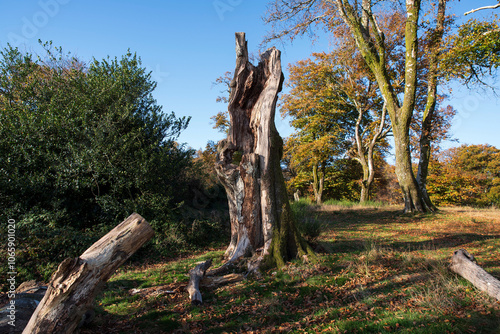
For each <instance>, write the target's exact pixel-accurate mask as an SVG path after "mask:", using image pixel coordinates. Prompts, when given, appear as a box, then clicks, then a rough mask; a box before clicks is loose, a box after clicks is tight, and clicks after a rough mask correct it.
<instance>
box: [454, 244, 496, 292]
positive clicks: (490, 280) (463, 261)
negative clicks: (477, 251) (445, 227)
mask: <svg viewBox="0 0 500 334" xmlns="http://www.w3.org/2000/svg"><path fill="white" fill-rule="evenodd" d="M450 269H451V271H453V272H454V273H457V274H459V275H460V276H462V277H463V278H465V279H466V280H468V281H469V282H471V283H472V285H474V286H475V287H476V288H478V289H479V290H481V291H483V292H486V293H487V294H488V295H489V296H490V297H493V298H496V299H497V300H500V281H499V280H497V279H496V278H495V277H493V276H491V275H490V274H488V273H487V272H486V271H484V269H483V268H481V267H480V266H478V265H477V264H476V263H474V257H473V256H472V255H470V254H469V253H468V252H467V251H466V250H464V249H459V250H457V251H456V252H455V253H454V254H453V257H452V258H451V266H450Z"/></svg>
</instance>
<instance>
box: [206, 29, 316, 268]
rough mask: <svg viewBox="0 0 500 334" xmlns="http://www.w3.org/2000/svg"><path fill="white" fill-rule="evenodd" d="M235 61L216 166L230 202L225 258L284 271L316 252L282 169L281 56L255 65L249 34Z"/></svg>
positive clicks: (240, 37)
mask: <svg viewBox="0 0 500 334" xmlns="http://www.w3.org/2000/svg"><path fill="white" fill-rule="evenodd" d="M236 56H237V58H236V68H235V71H234V78H233V80H232V82H231V85H230V86H231V94H230V97H229V105H228V111H229V115H230V119H231V126H230V130H229V133H228V137H227V139H224V140H221V141H220V142H219V147H218V154H217V161H216V165H215V167H216V171H217V175H218V177H219V179H220V180H221V182H222V184H223V185H224V187H225V189H226V192H227V197H228V203H229V214H230V223H231V241H230V244H229V247H228V248H227V250H226V254H225V255H226V258H227V260H228V261H234V260H236V259H238V258H239V257H241V256H250V255H256V258H257V260H258V261H259V262H260V261H262V260H263V259H264V260H266V261H265V262H266V263H267V264H269V265H278V266H282V265H284V263H285V261H287V260H288V259H290V258H293V257H296V256H304V255H307V254H311V255H312V256H314V255H313V254H314V253H313V252H312V249H311V248H310V247H309V246H308V245H307V243H306V242H305V240H304V239H303V238H302V237H301V236H300V234H299V233H298V231H297V228H296V227H295V223H294V218H293V215H292V212H291V209H290V205H289V202H288V196H287V193H286V187H285V180H284V177H283V173H282V170H281V165H280V161H281V157H282V154H283V140H282V139H281V137H280V135H279V134H278V132H277V130H276V127H275V125H274V115H275V110H276V101H277V98H278V92H280V91H281V87H282V83H283V74H282V72H281V59H280V52H279V51H278V50H277V49H276V48H274V47H273V48H271V49H269V50H267V51H266V52H265V53H264V54H263V55H262V57H261V60H260V62H259V64H258V65H257V66H254V65H252V64H251V63H249V61H248V49H247V42H246V41H245V34H244V33H236Z"/></svg>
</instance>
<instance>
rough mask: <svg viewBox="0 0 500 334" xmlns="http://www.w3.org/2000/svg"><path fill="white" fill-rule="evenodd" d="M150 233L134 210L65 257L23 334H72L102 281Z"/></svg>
mask: <svg viewBox="0 0 500 334" xmlns="http://www.w3.org/2000/svg"><path fill="white" fill-rule="evenodd" d="M153 235H154V232H153V229H152V228H151V226H150V225H149V224H148V222H147V221H146V220H145V219H144V218H142V217H141V216H140V215H139V214H137V213H134V214H132V215H131V216H130V217H128V218H127V219H126V220H124V221H123V222H122V223H120V224H119V225H118V226H116V227H115V228H114V229H113V230H111V231H110V232H109V233H108V234H106V235H105V236H104V237H102V238H101V239H100V240H99V241H97V242H96V243H94V244H93V245H92V246H91V247H90V248H89V249H87V250H86V251H85V252H84V253H83V254H82V255H81V256H80V257H77V258H68V259H66V260H64V261H63V262H62V263H61V264H60V265H59V267H58V268H57V271H56V272H55V273H54V274H53V275H52V278H51V280H50V283H49V286H48V289H47V292H46V293H45V296H44V297H43V299H42V300H41V302H40V304H39V305H38V307H37V308H36V310H35V312H34V313H33V315H32V317H31V319H30V321H29V323H28V325H27V326H26V328H25V329H24V331H23V334H34V333H51V334H62V333H74V332H75V330H76V329H77V327H78V326H79V324H80V323H82V321H83V320H85V314H86V312H87V311H88V310H89V309H90V308H91V306H92V303H93V301H94V298H95V296H96V294H97V293H98V292H99V290H100V288H101V287H102V286H103V285H104V283H105V282H106V281H107V280H108V279H109V278H110V277H111V275H112V274H113V273H114V272H115V270H116V269H118V267H120V266H121V265H122V264H123V263H124V262H125V261H126V260H127V259H128V258H129V257H130V256H131V255H132V254H134V253H135V252H136V251H137V250H138V249H139V248H140V247H141V246H142V245H143V244H144V243H146V242H147V241H148V240H149V239H151V238H152V237H153Z"/></svg>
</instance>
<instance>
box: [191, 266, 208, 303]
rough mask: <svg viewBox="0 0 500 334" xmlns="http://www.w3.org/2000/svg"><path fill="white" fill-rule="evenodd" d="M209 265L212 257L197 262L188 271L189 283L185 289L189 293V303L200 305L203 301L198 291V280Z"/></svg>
mask: <svg viewBox="0 0 500 334" xmlns="http://www.w3.org/2000/svg"><path fill="white" fill-rule="evenodd" d="M211 265H212V259H209V260H206V261H205V262H201V263H199V264H198V265H197V266H196V267H194V268H193V269H191V270H190V271H189V283H188V285H187V288H186V290H187V292H188V293H189V299H191V304H193V305H201V304H202V303H203V300H202V298H201V292H200V280H201V279H202V278H203V276H205V272H206V271H207V269H208V268H209V267H210V266H211Z"/></svg>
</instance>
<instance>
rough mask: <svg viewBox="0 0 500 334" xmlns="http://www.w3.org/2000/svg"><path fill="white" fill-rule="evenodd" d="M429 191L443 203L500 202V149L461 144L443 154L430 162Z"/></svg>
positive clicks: (482, 203)
mask: <svg viewBox="0 0 500 334" xmlns="http://www.w3.org/2000/svg"><path fill="white" fill-rule="evenodd" d="M429 193H430V195H431V197H432V198H433V200H434V201H435V202H436V203H438V204H442V205H473V206H487V205H499V204H500V150H499V149H497V148H496V147H494V146H491V145H461V146H459V147H453V148H450V149H448V150H446V151H444V152H442V153H440V154H439V156H438V157H437V159H435V160H433V161H432V163H431V165H430V175H429Z"/></svg>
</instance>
